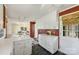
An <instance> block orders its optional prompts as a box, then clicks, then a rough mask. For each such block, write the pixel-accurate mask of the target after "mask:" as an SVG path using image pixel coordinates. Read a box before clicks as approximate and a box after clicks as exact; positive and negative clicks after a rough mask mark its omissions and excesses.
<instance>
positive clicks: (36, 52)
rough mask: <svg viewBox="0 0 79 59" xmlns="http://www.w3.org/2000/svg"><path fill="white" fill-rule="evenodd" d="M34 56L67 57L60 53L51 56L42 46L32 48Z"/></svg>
mask: <svg viewBox="0 0 79 59" xmlns="http://www.w3.org/2000/svg"><path fill="white" fill-rule="evenodd" d="M32 55H65V54H64V53H61V52H59V51H57V52H56V53H54V54H51V53H50V52H48V51H47V50H45V49H44V48H42V47H41V46H40V45H38V44H37V45H34V46H33V47H32Z"/></svg>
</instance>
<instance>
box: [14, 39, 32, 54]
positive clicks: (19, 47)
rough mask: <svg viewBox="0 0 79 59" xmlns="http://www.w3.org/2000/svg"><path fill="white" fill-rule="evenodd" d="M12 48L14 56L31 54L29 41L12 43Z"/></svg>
mask: <svg viewBox="0 0 79 59" xmlns="http://www.w3.org/2000/svg"><path fill="white" fill-rule="evenodd" d="M13 46H14V47H13V54H14V55H30V54H31V53H32V42H31V41H30V39H25V40H17V41H14V42H13Z"/></svg>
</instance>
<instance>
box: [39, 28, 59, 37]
mask: <svg viewBox="0 0 79 59" xmlns="http://www.w3.org/2000/svg"><path fill="white" fill-rule="evenodd" d="M38 34H47V35H54V36H59V29H38Z"/></svg>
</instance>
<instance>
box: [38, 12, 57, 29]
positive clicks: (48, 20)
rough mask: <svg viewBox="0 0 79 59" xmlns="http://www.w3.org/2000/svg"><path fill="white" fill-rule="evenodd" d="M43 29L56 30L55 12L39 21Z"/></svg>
mask: <svg viewBox="0 0 79 59" xmlns="http://www.w3.org/2000/svg"><path fill="white" fill-rule="evenodd" d="M39 21H40V22H41V23H42V24H43V25H42V26H43V27H44V28H45V29H58V18H57V10H55V11H54V10H53V11H52V12H50V13H49V14H47V15H45V16H43V17H42V18H40V19H39Z"/></svg>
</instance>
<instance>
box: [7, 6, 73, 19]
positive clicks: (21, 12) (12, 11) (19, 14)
mask: <svg viewBox="0 0 79 59" xmlns="http://www.w3.org/2000/svg"><path fill="white" fill-rule="evenodd" d="M72 5H73V4H72ZM72 5H69V4H67V5H66V4H64V5H62V4H7V5H6V6H7V15H8V17H9V18H16V19H18V18H36V19H37V18H40V17H42V16H44V15H46V14H48V13H50V12H52V11H54V10H59V11H60V10H63V9H65V8H67V7H70V6H72Z"/></svg>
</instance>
